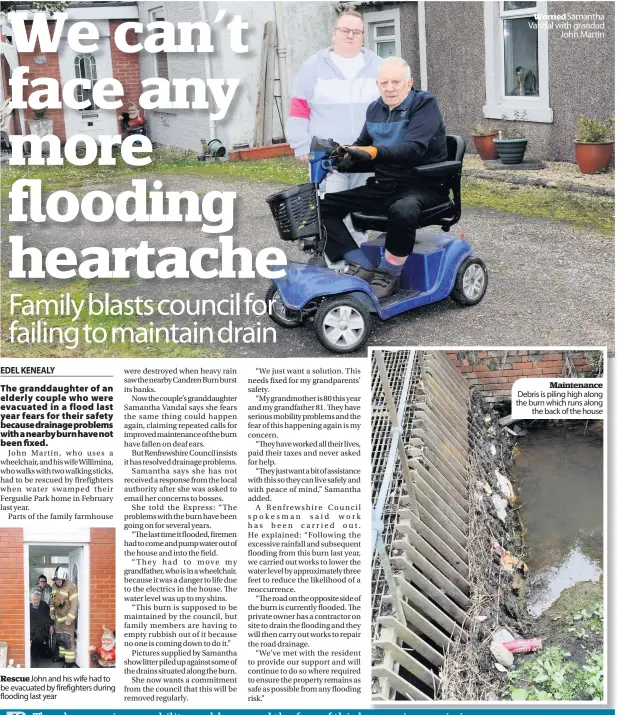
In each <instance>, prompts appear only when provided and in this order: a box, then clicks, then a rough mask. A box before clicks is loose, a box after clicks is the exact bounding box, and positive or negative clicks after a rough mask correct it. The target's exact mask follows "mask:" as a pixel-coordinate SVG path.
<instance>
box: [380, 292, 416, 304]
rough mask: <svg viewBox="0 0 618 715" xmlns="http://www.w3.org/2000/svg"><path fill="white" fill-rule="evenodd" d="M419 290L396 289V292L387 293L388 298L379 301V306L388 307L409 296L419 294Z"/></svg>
mask: <svg viewBox="0 0 618 715" xmlns="http://www.w3.org/2000/svg"><path fill="white" fill-rule="evenodd" d="M420 294H421V291H420V290H398V291H397V292H395V293H393V294H392V295H389V296H388V298H384V300H381V301H380V308H388V307H389V306H391V305H393V303H400V302H402V301H404V300H408V299H409V298H414V296H416V295H420Z"/></svg>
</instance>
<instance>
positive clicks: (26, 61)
mask: <svg viewBox="0 0 618 715" xmlns="http://www.w3.org/2000/svg"><path fill="white" fill-rule="evenodd" d="M54 24H55V23H53V22H49V23H48V25H50V27H51V29H50V33H51V32H53V25H54ZM31 27H32V24H31V23H27V24H26V28H27V32H28V35H30V28H31ZM35 57H45V64H41V65H38V64H35V62H34V58H35ZM19 64H20V65H25V66H27V67H29V68H30V70H29V72H27V73H26V74H25V75H24V77H25V79H27V80H28V82H29V83H31V82H32V81H33V80H35V79H38V78H42V77H51V78H53V79H56V80H58V82H60V61H59V58H58V53H57V52H46V53H42V52H41V47H40V45H39V42H38V40H37V43H36V45H35V49H34V52H20V53H19ZM60 84H61V86H62V83H60ZM36 89H40V88H35V89H34V90H33V89H32V88H31V87H30V86H27V87H24V98H25V99H27V98H28V97H29V96H30V95H31V94H32V92H33V91H35V90H36ZM25 113H26V124H27V121H28V120H29V119H34V113H33V112H32V110H31V109H30V108H28V109H26V110H25ZM45 118H46V119H53V121H54V134H55V135H56V136H57V137H60V141H61V142H63V143H64V142H65V141H66V138H67V136H66V127H65V124H64V110H63V109H48V110H47V112H46V113H45ZM26 129H27V130H26V133H30V129H29V128H28V127H27V128H26Z"/></svg>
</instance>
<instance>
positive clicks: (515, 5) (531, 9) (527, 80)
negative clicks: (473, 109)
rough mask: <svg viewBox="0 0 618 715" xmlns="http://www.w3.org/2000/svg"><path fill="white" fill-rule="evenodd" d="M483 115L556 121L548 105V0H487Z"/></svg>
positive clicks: (495, 117) (534, 120)
mask: <svg viewBox="0 0 618 715" xmlns="http://www.w3.org/2000/svg"><path fill="white" fill-rule="evenodd" d="M484 6H485V16H484V17H485V82H486V94H487V103H486V105H485V106H484V107H483V113H484V115H485V117H487V118H491V119H500V118H501V117H503V116H506V117H507V118H508V119H514V118H515V113H516V112H517V113H518V114H522V113H523V112H525V113H526V115H525V116H526V119H527V120H529V121H533V122H547V123H550V122H552V121H553V112H552V110H551V108H550V106H549V69H548V35H547V27H546V26H544V25H543V24H542V23H538V22H537V15H546V14H547V3H546V2H485V4H484Z"/></svg>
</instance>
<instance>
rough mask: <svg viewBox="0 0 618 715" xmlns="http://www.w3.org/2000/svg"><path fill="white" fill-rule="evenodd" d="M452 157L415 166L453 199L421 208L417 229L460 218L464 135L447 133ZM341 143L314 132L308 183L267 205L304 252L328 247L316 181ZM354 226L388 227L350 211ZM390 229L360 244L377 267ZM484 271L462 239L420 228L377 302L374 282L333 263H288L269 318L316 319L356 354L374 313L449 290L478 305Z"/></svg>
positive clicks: (323, 335)
mask: <svg viewBox="0 0 618 715" xmlns="http://www.w3.org/2000/svg"><path fill="white" fill-rule="evenodd" d="M446 139H447V148H448V160H447V161H444V162H440V163H439V164H429V165H426V166H418V167H415V168H414V169H413V172H414V174H416V175H418V176H419V177H428V178H435V177H440V178H443V179H444V182H445V184H446V185H447V186H448V188H449V199H448V200H447V201H446V202H444V203H442V204H440V205H438V206H435V207H433V208H430V209H427V210H425V211H423V212H422V213H421V216H420V222H419V228H423V227H425V226H431V225H438V226H440V227H441V228H442V231H443V232H448V231H449V229H450V228H451V226H453V225H455V224H456V223H457V222H458V221H459V219H460V217H461V172H462V162H463V156H464V152H465V148H466V145H465V142H464V140H463V138H462V137H458V136H447V138H446ZM337 149H338V145H337V144H336V143H335V142H333V140H332V139H327V140H324V139H317V138H314V140H313V142H312V144H311V154H310V156H309V161H310V166H311V183H307V184H301V185H300V186H296V187H294V188H292V189H288V190H286V191H282V192H280V193H277V194H273V195H272V196H269V197H268V198H267V199H266V201H267V203H268V204H269V206H270V208H271V211H272V214H273V217H274V219H275V223H276V224H277V229H278V231H279V235H280V237H281V238H282V239H283V240H284V241H295V240H299V241H300V247H301V249H302V250H303V251H307V252H310V253H311V254H313V255H314V256H321V255H323V253H324V249H325V245H326V241H327V236H326V235H325V232H324V230H323V227H322V221H321V218H320V196H319V188H318V187H319V185H320V183H321V182H322V181H323V179H324V177H325V176H326V175H327V173H328V172H329V171H332V169H333V168H334V166H335V165H336V163H337V156H336V155H337ZM351 217H352V222H353V224H354V226H355V227H356V228H357V229H360V230H375V231H386V228H387V224H388V219H387V216H386V215H383V216H376V215H367V214H365V213H363V212H362V211H359V212H356V213H352V214H351ZM384 241H385V234H384V233H382V234H381V235H380V236H379V237H378V238H376V239H375V240H372V241H367V242H366V243H364V244H362V246H361V249H362V250H363V252H364V253H365V254H366V255H367V257H368V258H369V260H370V261H371V262H372V263H373V264H374V265H378V263H379V262H380V258H381V255H382V254H383V252H384ZM487 280H488V277H487V270H486V268H485V264H484V263H483V261H481V260H480V259H479V258H475V257H473V256H472V248H471V247H470V245H469V244H468V242H467V241H465V240H463V238H451V237H449V236H447V235H445V233H419V234H418V235H417V238H416V243H415V245H414V251H413V253H412V254H411V255H410V256H409V257H408V259H407V261H406V263H405V266H404V269H403V272H402V275H401V287H400V289H399V291H397V292H396V293H394V294H393V295H392V296H389V297H388V298H386V299H384V300H382V301H379V300H378V299H377V298H376V296H375V294H374V292H373V290H372V288H371V286H370V285H369V283H367V282H366V281H364V280H362V279H361V278H358V277H356V276H349V275H346V274H345V273H338V272H336V271H334V270H332V269H329V268H323V267H320V266H314V265H306V264H300V263H288V265H287V266H286V268H285V275H284V276H283V277H281V278H277V279H275V280H274V281H273V283H272V285H271V286H270V288H269V289H268V291H267V293H266V298H267V300H269V301H271V306H272V308H271V312H270V316H271V318H272V320H273V321H274V322H275V323H277V325H280V326H282V327H284V328H295V327H298V326H300V325H302V324H303V323H304V322H305V321H306V320H313V324H314V329H315V333H316V335H317V337H318V339H319V341H320V342H321V343H322V345H324V347H325V348H327V349H328V350H330V351H332V352H334V353H351V352H354V351H355V350H358V349H360V348H361V347H363V346H364V345H365V343H366V342H367V340H368V339H369V335H370V333H371V322H372V317H373V316H374V315H377V316H378V317H379V318H380V319H381V320H387V319H388V318H392V317H393V316H394V315H399V314H400V313H404V312H406V311H408V310H412V309H413V308H418V307H420V306H422V305H427V304H428V303H435V302H437V301H440V300H443V299H444V298H447V297H448V296H450V297H451V298H453V300H454V301H456V302H457V303H459V304H460V305H465V306H468V305H476V304H477V303H478V302H480V301H481V300H482V298H483V296H484V295H485V291H486V290H487Z"/></svg>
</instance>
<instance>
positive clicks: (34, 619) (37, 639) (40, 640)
mask: <svg viewBox="0 0 618 715" xmlns="http://www.w3.org/2000/svg"><path fill="white" fill-rule="evenodd" d="M52 632H53V622H52V619H51V618H50V615H49V606H48V605H47V604H46V603H45V601H42V600H41V592H40V591H33V592H32V593H31V594H30V664H31V667H33V668H38V666H39V660H40V659H41V658H43V657H44V656H45V654H46V650H47V648H46V645H45V643H46V641H47V638H48V636H49V634H50V633H52Z"/></svg>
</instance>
